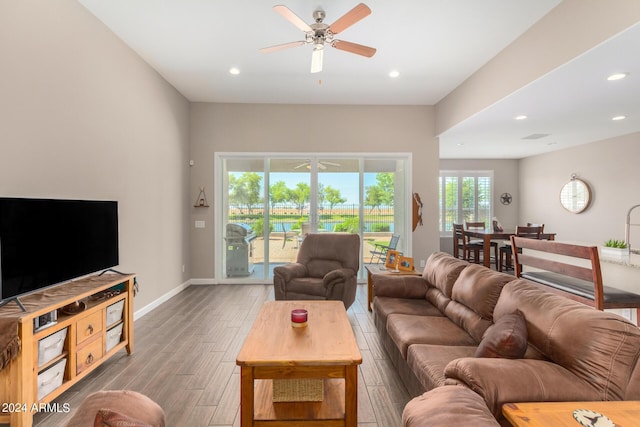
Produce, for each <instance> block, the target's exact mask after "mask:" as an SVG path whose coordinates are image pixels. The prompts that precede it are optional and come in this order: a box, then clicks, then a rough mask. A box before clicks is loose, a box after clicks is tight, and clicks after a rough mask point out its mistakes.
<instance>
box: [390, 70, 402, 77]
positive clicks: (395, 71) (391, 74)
mask: <svg viewBox="0 0 640 427" xmlns="http://www.w3.org/2000/svg"><path fill="white" fill-rule="evenodd" d="M399 75H400V71H398V70H393V71H391V72H390V73H389V77H391V78H393V79H395V78H396V77H398V76H399Z"/></svg>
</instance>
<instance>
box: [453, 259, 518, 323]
mask: <svg viewBox="0 0 640 427" xmlns="http://www.w3.org/2000/svg"><path fill="white" fill-rule="evenodd" d="M513 280H514V277H513V276H511V275H509V274H505V273H499V272H497V271H493V270H491V269H489V268H486V267H484V266H482V265H477V264H472V265H470V266H469V267H467V268H465V269H464V270H462V271H461V272H460V275H459V276H458V279H456V281H455V282H454V284H453V288H452V291H451V299H453V300H454V301H458V302H459V303H461V304H464V305H465V306H467V307H469V308H470V309H471V310H473V311H475V312H476V313H478V315H480V317H482V318H483V319H488V320H493V309H494V307H495V306H496V303H497V302H498V297H500V292H501V291H502V287H503V286H504V285H506V284H507V283H509V282H511V281H513Z"/></svg>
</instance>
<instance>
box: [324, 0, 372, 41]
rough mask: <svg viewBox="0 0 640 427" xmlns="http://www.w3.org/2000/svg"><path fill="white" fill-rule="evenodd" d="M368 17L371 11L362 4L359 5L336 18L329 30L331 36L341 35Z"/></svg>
mask: <svg viewBox="0 0 640 427" xmlns="http://www.w3.org/2000/svg"><path fill="white" fill-rule="evenodd" d="M369 15H371V9H369V6H367V5H366V4H364V3H360V4H359V5H357V6H356V7H354V8H353V9H351V10H350V11H349V12H347V13H345V14H344V15H342V17H340V18H338V20H337V21H336V22H334V23H333V24H331V26H330V27H329V30H331V32H332V33H333V34H338V33H341V32H342V31H344V30H346V29H347V28H349V27H350V26H352V25H353V24H355V23H356V22H358V21H360V20H362V19H364V18H366V17H367V16H369Z"/></svg>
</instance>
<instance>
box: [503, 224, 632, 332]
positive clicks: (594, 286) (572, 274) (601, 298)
mask: <svg viewBox="0 0 640 427" xmlns="http://www.w3.org/2000/svg"><path fill="white" fill-rule="evenodd" d="M511 245H512V247H513V256H514V263H515V273H516V276H517V277H521V278H523V279H527V280H529V281H532V282H535V283H537V284H540V285H544V286H546V287H548V288H549V290H551V291H552V292H554V293H558V294H561V295H564V296H566V297H568V298H570V299H572V300H575V301H579V302H581V303H583V304H586V305H589V306H591V307H594V308H596V309H598V310H604V309H612V308H635V309H636V315H637V316H638V317H636V319H637V320H636V322H640V294H636V293H633V292H628V291H624V290H621V289H617V288H613V287H610V286H604V285H603V283H602V271H601V269H600V258H599V256H598V247H597V246H581V245H573V244H569V243H561V242H556V241H551V240H536V239H527V238H524V237H517V236H511ZM521 249H529V250H533V251H539V252H544V253H550V254H556V255H563V256H566V257H571V258H576V259H583V260H588V261H589V263H590V266H588V267H584V266H580V265H576V264H569V263H566V262H562V261H558V260H555V259H553V260H552V259H549V258H543V257H541V256H539V255H538V254H536V253H531V252H525V253H522V251H521ZM585 264H586V263H585ZM523 266H528V267H533V268H535V269H536V270H534V271H530V270H527V271H522V267H523ZM539 270H542V271H539Z"/></svg>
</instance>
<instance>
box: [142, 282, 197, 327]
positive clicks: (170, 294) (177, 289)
mask: <svg viewBox="0 0 640 427" xmlns="http://www.w3.org/2000/svg"><path fill="white" fill-rule="evenodd" d="M189 285H191V280H187V281H186V282H184V283H183V284H181V285H180V286H177V287H175V288H173V289H171V291H169V292H167V293H166V294H164V295H162V296H161V297H160V298H158V299H157V300H155V301H153V302H152V303H150V304H147V305H145V306H144V307H142V308H141V309H140V310H136V311H135V312H134V313H133V320H134V321H136V320H138V319H139V318H141V317H142V316H144V315H145V314H147V313H149V312H150V311H151V310H153V309H155V308H156V307H158V306H159V305H160V304H162V303H163V302H165V301H168V300H169V299H171V298H173V297H174V296H176V295H178V294H179V293H180V292H182V291H184V290H185V289H187V288H188V287H189Z"/></svg>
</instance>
